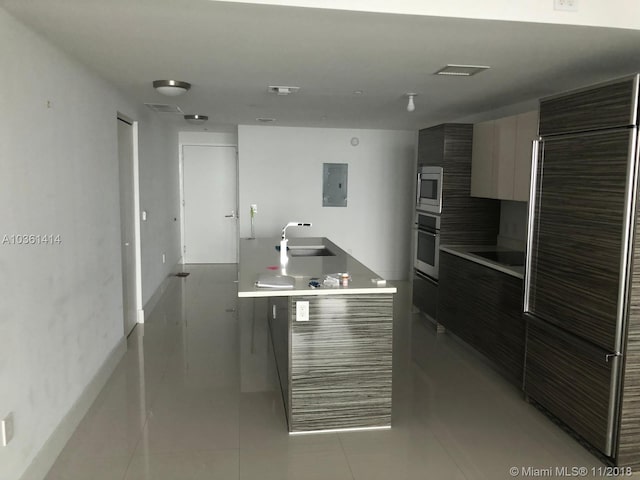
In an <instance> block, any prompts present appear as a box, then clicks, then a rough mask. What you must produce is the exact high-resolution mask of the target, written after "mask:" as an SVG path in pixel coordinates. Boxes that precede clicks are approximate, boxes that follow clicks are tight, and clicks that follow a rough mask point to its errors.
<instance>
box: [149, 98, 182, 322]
mask: <svg viewBox="0 0 640 480" xmlns="http://www.w3.org/2000/svg"><path fill="white" fill-rule="evenodd" d="M143 108H144V107H143ZM138 118H140V119H141V120H140V123H139V125H140V211H141V212H142V211H143V210H144V211H146V212H147V220H146V221H144V222H141V223H140V237H141V244H142V305H143V306H144V305H146V304H147V302H148V301H149V299H150V298H151V296H152V295H153V293H154V292H155V291H156V289H157V288H158V286H159V285H160V284H161V283H162V282H163V280H164V279H165V278H166V277H167V276H168V275H169V274H171V273H172V272H173V273H175V271H177V268H176V265H177V264H178V263H179V262H180V259H181V254H180V190H179V185H180V182H179V169H178V161H177V158H178V132H177V130H175V129H173V128H169V127H167V126H166V125H165V124H164V123H163V122H162V121H161V120H160V119H158V117H157V115H155V114H153V113H151V112H147V111H145V110H140V111H139V112H138ZM163 253H164V254H166V263H164V264H163V263H162V254H163ZM149 313H150V312H147V311H145V315H148V314H149Z"/></svg>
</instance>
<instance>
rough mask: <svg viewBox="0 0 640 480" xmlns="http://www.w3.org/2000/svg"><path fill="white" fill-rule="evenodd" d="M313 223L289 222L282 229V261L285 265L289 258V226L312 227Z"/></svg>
mask: <svg viewBox="0 0 640 480" xmlns="http://www.w3.org/2000/svg"><path fill="white" fill-rule="evenodd" d="M311 225H312V224H311V223H306V222H289V223H287V224H286V225H285V226H284V228H283V229H282V237H281V239H280V263H281V264H282V265H285V264H286V263H287V261H288V260H289V257H288V256H287V243H288V242H289V240H288V239H287V228H289V227H310V226H311Z"/></svg>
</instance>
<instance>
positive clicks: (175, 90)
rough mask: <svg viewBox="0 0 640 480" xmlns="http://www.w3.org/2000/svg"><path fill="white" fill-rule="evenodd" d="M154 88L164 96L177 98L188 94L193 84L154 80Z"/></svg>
mask: <svg viewBox="0 0 640 480" xmlns="http://www.w3.org/2000/svg"><path fill="white" fill-rule="evenodd" d="M153 88H155V89H156V90H157V91H158V92H160V93H161V94H163V95H167V96H169V97H176V96H178V95H182V94H183V93H186V92H187V91H188V90H189V89H190V88H191V84H190V83H189V82H181V81H179V80H154V81H153Z"/></svg>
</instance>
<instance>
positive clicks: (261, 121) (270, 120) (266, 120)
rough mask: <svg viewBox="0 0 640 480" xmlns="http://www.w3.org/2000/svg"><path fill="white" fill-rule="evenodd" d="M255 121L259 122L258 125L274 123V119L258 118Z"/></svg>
mask: <svg viewBox="0 0 640 480" xmlns="http://www.w3.org/2000/svg"><path fill="white" fill-rule="evenodd" d="M256 121H257V122H260V123H272V122H275V121H276V119H275V118H266V117H258V118H256Z"/></svg>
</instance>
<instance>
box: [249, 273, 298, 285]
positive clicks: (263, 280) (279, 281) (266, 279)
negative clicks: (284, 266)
mask: <svg viewBox="0 0 640 480" xmlns="http://www.w3.org/2000/svg"><path fill="white" fill-rule="evenodd" d="M295 283H296V280H295V278H293V277H290V276H289V275H270V274H267V273H262V274H260V275H259V276H258V280H257V281H256V287H260V288H293V286H294V285H295Z"/></svg>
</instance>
